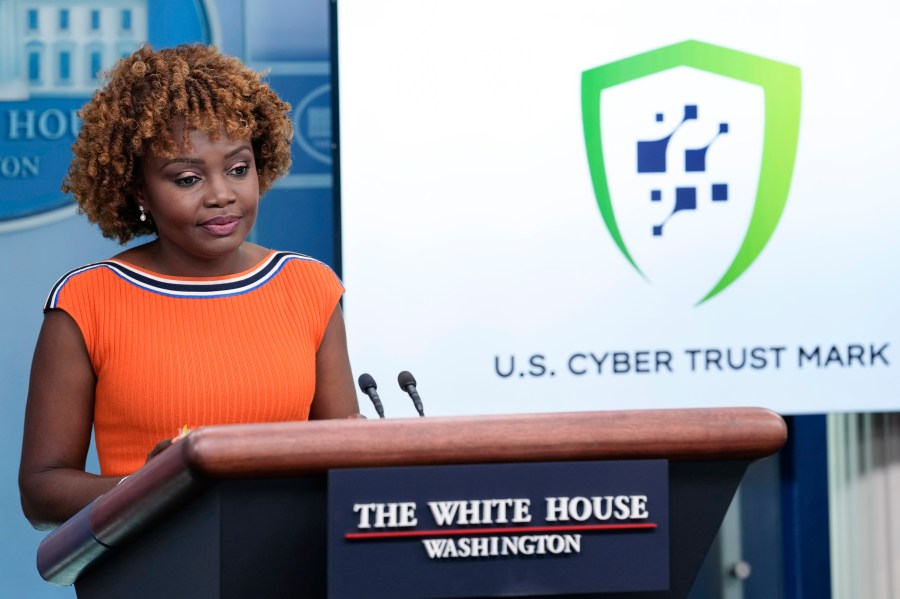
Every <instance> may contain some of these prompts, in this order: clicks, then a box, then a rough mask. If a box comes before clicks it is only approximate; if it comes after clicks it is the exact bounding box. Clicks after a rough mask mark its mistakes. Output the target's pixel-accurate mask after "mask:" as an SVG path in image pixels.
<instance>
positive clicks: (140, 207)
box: [138, 206, 147, 223]
mask: <svg viewBox="0 0 900 599" xmlns="http://www.w3.org/2000/svg"><path fill="white" fill-rule="evenodd" d="M138 210H140V211H141V216H140V219H141V222H142V223H143V222H146V221H147V215H146V214H144V207H143V206H138Z"/></svg>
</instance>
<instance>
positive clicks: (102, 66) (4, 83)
mask: <svg viewBox="0 0 900 599" xmlns="http://www.w3.org/2000/svg"><path fill="white" fill-rule="evenodd" d="M147 35H148V25H147V0H0V101H21V100H27V99H29V98H33V97H88V96H90V94H91V92H93V90H94V89H95V88H96V87H97V85H98V83H99V81H98V76H99V74H100V73H101V72H102V71H104V70H107V69H109V68H110V67H112V66H113V64H114V63H115V62H116V60H118V59H119V58H122V57H123V56H127V55H129V54H131V53H132V52H133V51H134V50H136V49H137V47H138V46H139V45H140V44H141V43H142V42H144V41H145V40H146V39H147Z"/></svg>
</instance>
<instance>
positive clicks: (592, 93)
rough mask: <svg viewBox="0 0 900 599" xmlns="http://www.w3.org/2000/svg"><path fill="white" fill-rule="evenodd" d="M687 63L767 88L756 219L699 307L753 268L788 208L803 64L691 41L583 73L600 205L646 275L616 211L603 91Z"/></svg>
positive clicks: (618, 241) (588, 138)
mask: <svg viewBox="0 0 900 599" xmlns="http://www.w3.org/2000/svg"><path fill="white" fill-rule="evenodd" d="M681 66H686V67H693V68H695V69H699V70H701V71H706V72H709V73H714V74H716V75H722V76H724V77H728V78H731V79H737V80H739V81H744V82H747V83H752V84H754V85H758V86H760V87H761V88H762V89H763V94H764V98H765V100H764V106H765V132H764V136H763V152H762V164H761V166H760V169H759V183H758V184H757V187H756V202H755V204H754V205H753V213H752V215H751V217H750V224H749V225H748V227H747V233H746V234H745V236H744V240H743V242H742V243H741V247H740V249H738V252H737V255H736V256H735V257H734V260H733V261H732V262H731V265H730V266H729V267H728V268H727V269H726V271H725V274H724V275H722V278H721V279H719V282H718V283H716V284H715V285H714V286H713V288H712V289H711V290H710V291H709V292H708V293H707V294H706V295H705V296H704V297H703V299H701V300H700V301H699V302H697V304H696V305H698V306H699V305H700V304H702V303H703V302H705V301H707V300H708V299H710V298H712V297H713V296H715V295H716V294H718V293H719V292H721V291H722V290H724V289H725V288H726V287H728V286H729V285H730V284H731V283H733V282H734V281H735V280H736V279H737V278H738V277H740V276H741V275H742V274H743V273H744V271H745V270H747V268H749V266H750V265H751V264H752V263H753V261H754V260H756V257H757V256H759V254H760V252H762V249H763V248H764V247H765V245H766V243H768V241H769V238H771V237H772V233H774V231H775V227H776V225H777V224H778V220H779V219H780V218H781V213H782V212H783V211H784V205H785V203H786V202H787V197H788V191H789V190H790V187H791V178H792V176H793V172H794V161H795V159H796V156H797V140H798V138H799V134H800V69H799V68H798V67H795V66H792V65H789V64H784V63H781V62H777V61H774V60H770V59H767V58H762V57H759V56H754V55H752V54H746V53H744V52H738V51H737V50H731V49H729V48H723V47H721V46H714V45H712V44H707V43H704V42H698V41H695V40H688V41H684V42H681V43H678V44H673V45H671V46H665V47H663V48H659V49H656V50H651V51H650V52H645V53H643V54H637V55H635V56H632V57H630V58H624V59H622V60H618V61H615V62H611V63H609V64H606V65H603V66H600V67H597V68H594V69H590V70H587V71H584V72H583V73H582V74H581V114H582V119H583V122H584V142H585V147H586V149H587V158H588V165H589V167H590V171H591V180H592V181H593V184H594V194H595V195H596V197H597V205H598V206H599V208H600V214H601V215H602V216H603V220H604V222H605V223H606V227H607V229H609V232H610V234H611V235H612V237H613V240H614V241H615V242H616V245H618V246H619V249H620V250H621V251H622V254H623V255H624V256H625V258H627V259H628V261H629V262H630V263H631V265H632V266H633V267H634V268H635V270H637V271H638V273H640V274H641V276H643V277H645V278H646V276H645V275H644V273H643V272H641V269H640V267H638V265H637V264H636V263H635V261H634V259H633V258H632V257H631V254H630V253H629V252H628V249H627V248H626V247H625V243H624V242H623V241H622V236H621V234H620V233H619V227H618V225H617V224H616V217H615V214H614V213H613V208H612V203H611V200H610V195H609V185H608V183H607V179H606V167H605V165H604V161H603V142H602V138H601V135H600V114H601V110H602V105H601V93H602V92H603V90H604V89H607V88H611V87H614V86H616V85H619V84H622V83H627V82H629V81H634V80H636V79H640V78H642V77H646V76H648V75H653V74H656V73H660V72H662V71H666V70H669V69H672V68H675V67H681Z"/></svg>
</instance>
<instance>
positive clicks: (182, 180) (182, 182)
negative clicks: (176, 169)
mask: <svg viewBox="0 0 900 599" xmlns="http://www.w3.org/2000/svg"><path fill="white" fill-rule="evenodd" d="M199 180H200V177H197V176H196V175H188V176H186V177H179V178H178V179H175V185H177V186H178V187H190V186H191V185H193V184H194V183H196V182H197V181H199Z"/></svg>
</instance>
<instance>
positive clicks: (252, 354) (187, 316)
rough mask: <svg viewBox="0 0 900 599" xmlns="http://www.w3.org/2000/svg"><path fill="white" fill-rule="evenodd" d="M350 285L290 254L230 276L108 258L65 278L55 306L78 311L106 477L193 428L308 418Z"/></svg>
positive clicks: (128, 467) (52, 305)
mask: <svg viewBox="0 0 900 599" xmlns="http://www.w3.org/2000/svg"><path fill="white" fill-rule="evenodd" d="M342 293H343V287H342V286H341V283H340V281H339V280H338V279H337V276H335V274H334V273H333V272H332V270H331V269H330V268H329V267H328V266H326V265H324V264H322V263H320V262H317V261H314V260H312V259H309V258H306V257H305V256H300V255H299V254H290V253H285V252H280V253H276V252H272V253H270V254H269V255H268V256H267V257H266V259H265V260H264V261H263V262H261V263H260V264H259V265H257V266H256V267H254V268H253V269H250V270H248V271H245V272H243V273H239V274H236V275H231V276H228V277H215V278H202V279H189V278H177V277H162V276H160V275H156V274H154V273H150V272H147V271H145V270H141V269H139V268H136V267H134V266H131V265H129V264H126V263H124V262H120V261H115V260H110V261H107V262H102V263H98V264H96V265H90V266H88V267H85V268H83V269H79V270H77V271H73V272H72V273H69V274H68V275H66V276H65V277H63V278H62V279H60V281H59V283H57V285H56V286H55V287H54V289H53V292H52V293H51V296H50V298H49V299H48V301H47V304H46V305H45V309H54V308H59V309H62V310H65V311H66V312H68V313H69V314H70V315H71V316H72V317H73V318H74V320H75V322H76V323H77V324H78V326H79V327H80V329H81V332H82V335H83V336H84V340H85V343H86V345H87V348H88V352H89V354H90V359H91V362H92V364H93V367H94V372H95V374H96V375H97V389H96V395H95V404H94V432H95V436H96V443H97V453H98V456H99V458H100V469H101V472H102V474H104V475H123V474H130V473H131V472H134V471H135V470H137V469H138V468H140V467H141V466H142V465H143V464H144V461H145V459H146V456H147V453H148V452H149V451H150V450H151V449H152V448H153V447H154V446H155V445H156V444H157V443H158V442H159V441H161V440H162V439H167V438H171V437H174V436H175V435H176V434H177V433H178V432H179V431H180V430H181V428H182V427H183V426H185V425H187V427H188V428H196V427H198V426H203V425H212V424H229V423H250V422H276V421H286V420H306V419H307V418H308V416H309V408H310V405H311V403H312V400H313V394H314V392H315V380H316V377H315V363H316V351H317V350H318V347H319V344H320V343H321V341H322V336H323V335H324V332H325V327H326V326H327V324H328V319H329V317H330V315H331V313H332V311H333V310H334V307H335V306H336V304H337V302H338V300H339V299H340V296H341V294H342Z"/></svg>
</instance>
